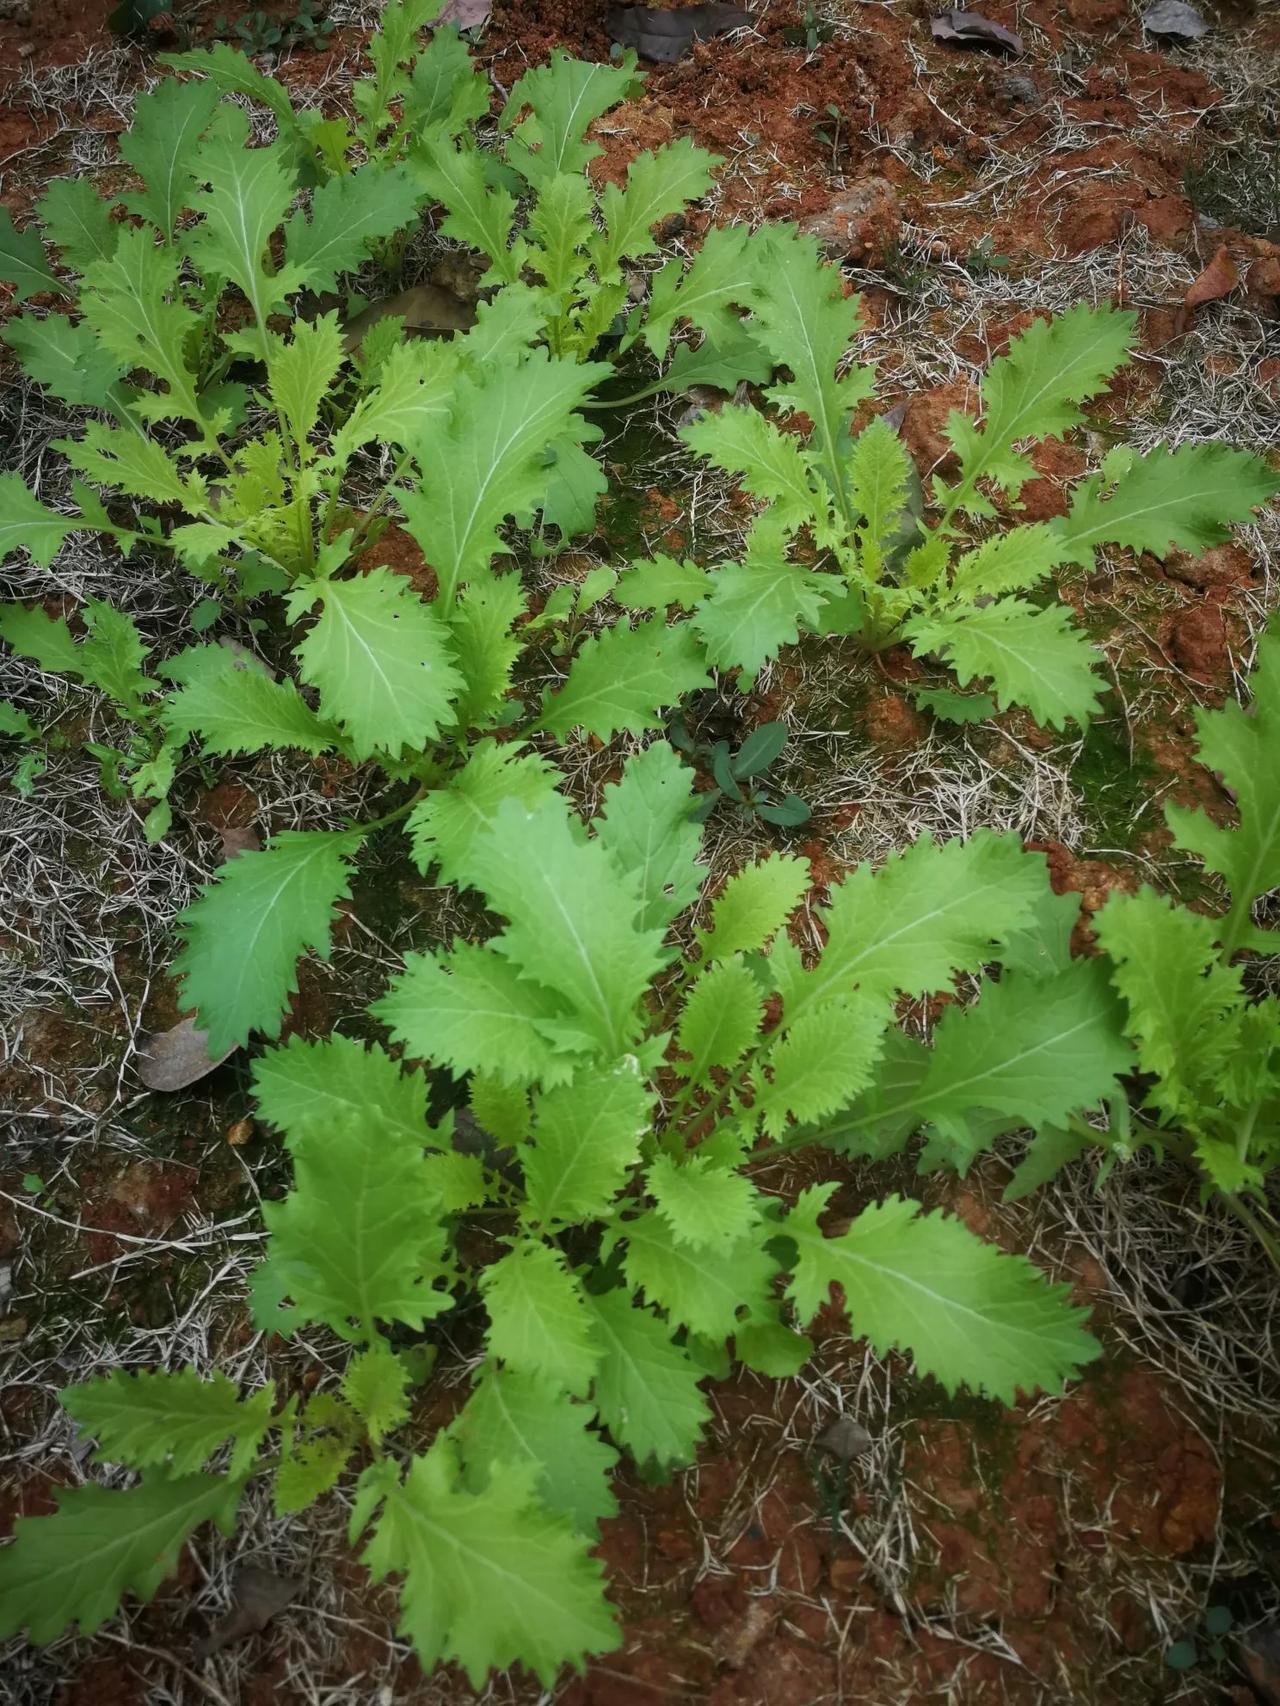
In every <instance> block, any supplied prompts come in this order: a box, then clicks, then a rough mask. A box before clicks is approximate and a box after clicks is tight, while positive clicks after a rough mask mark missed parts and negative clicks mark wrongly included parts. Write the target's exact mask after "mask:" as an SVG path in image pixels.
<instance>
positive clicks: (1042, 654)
mask: <svg viewBox="0 0 1280 1706" xmlns="http://www.w3.org/2000/svg"><path fill="white" fill-rule="evenodd" d="M903 632H904V634H905V635H906V638H907V639H908V640H909V641H910V643H911V645H912V647H913V649H914V650H916V651H918V652H930V651H936V652H938V653H940V654H941V656H942V657H944V658H945V659H946V661H947V662H948V663H949V664H950V665H951V667H952V668H953V669H954V670H955V672H956V676H957V678H958V680H959V682H960V685H961V686H962V687H965V686H967V685H968V684H969V683H970V682H971V681H974V680H976V679H978V678H982V679H988V678H989V679H990V681H991V684H992V692H993V694H994V697H995V701H996V704H997V705H998V706H999V707H1000V709H1001V710H1004V709H1005V708H1006V707H1007V706H1009V705H1011V704H1016V705H1025V706H1026V707H1027V709H1028V710H1029V711H1030V712H1031V715H1032V716H1033V717H1034V718H1035V720H1036V721H1037V722H1038V723H1041V724H1043V725H1044V726H1045V727H1046V728H1063V727H1065V726H1066V723H1067V720H1068V718H1072V717H1074V719H1075V720H1076V722H1078V723H1079V724H1080V725H1081V727H1082V728H1083V727H1086V726H1087V725H1088V724H1089V723H1090V722H1091V721H1092V720H1093V718H1094V716H1095V715H1096V714H1097V710H1098V705H1099V701H1100V700H1101V698H1102V695H1103V693H1104V692H1105V691H1106V685H1107V684H1106V682H1105V681H1104V680H1103V679H1102V677H1101V676H1100V675H1099V674H1098V669H1097V666H1098V663H1099V661H1100V659H1099V654H1098V653H1097V652H1096V651H1095V650H1094V648H1093V647H1092V646H1091V645H1090V644H1089V641H1088V639H1087V638H1086V637H1085V635H1084V634H1082V633H1081V632H1080V630H1079V629H1078V628H1077V627H1075V626H1074V620H1073V612H1072V611H1071V609H1070V607H1069V606H1068V605H1065V604H1051V605H1049V606H1048V608H1047V609H1044V610H1037V609H1036V607H1035V606H1034V605H1033V604H1028V603H1027V602H1026V600H1025V599H1022V598H999V599H997V600H996V601H995V602H994V603H993V604H988V605H986V606H984V607H983V608H982V609H974V610H966V611H965V612H964V613H963V614H960V613H958V612H956V613H952V612H950V611H945V612H942V613H941V614H939V615H936V616H916V617H913V618H912V619H911V621H909V622H908V623H907V624H906V626H905V628H904V629H903Z"/></svg>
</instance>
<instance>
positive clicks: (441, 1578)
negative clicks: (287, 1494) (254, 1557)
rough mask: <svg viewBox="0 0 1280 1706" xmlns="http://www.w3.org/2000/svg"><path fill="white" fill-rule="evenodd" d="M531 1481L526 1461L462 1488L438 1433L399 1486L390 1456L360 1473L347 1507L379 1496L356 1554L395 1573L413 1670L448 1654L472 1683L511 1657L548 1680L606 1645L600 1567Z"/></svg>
mask: <svg viewBox="0 0 1280 1706" xmlns="http://www.w3.org/2000/svg"><path fill="white" fill-rule="evenodd" d="M540 1479H541V1475H540V1469H539V1465H538V1464H537V1463H536V1462H533V1461H526V1462H523V1463H519V1464H514V1463H506V1464H502V1465H495V1466H494V1467H493V1469H492V1471H491V1474H490V1476H489V1480H488V1483H487V1485H486V1486H485V1487H484V1488H483V1489H482V1490H481V1491H478V1492H473V1491H470V1490H467V1489H466V1488H465V1487H464V1486H462V1485H460V1474H459V1465H458V1462H457V1457H456V1447H455V1446H454V1444H453V1442H452V1441H451V1440H448V1439H446V1438H438V1439H437V1440H436V1441H435V1442H434V1443H433V1444H432V1446H431V1447H430V1449H429V1450H428V1451H427V1453H426V1454H425V1456H421V1457H415V1458H414V1459H413V1460H412V1462H411V1463H410V1465H409V1472H408V1475H407V1476H406V1478H405V1480H404V1481H403V1482H401V1481H400V1479H399V1471H398V1469H397V1468H396V1467H395V1466H394V1465H393V1464H392V1463H391V1462H390V1461H384V1462H382V1463H378V1464H375V1465H374V1466H373V1467H372V1468H371V1469H370V1470H368V1471H367V1472H366V1477H365V1483H364V1487H363V1488H362V1492H363V1491H365V1490H366V1489H367V1495H366V1498H365V1499H364V1500H362V1501H361V1502H360V1503H358V1504H357V1512H358V1513H361V1514H362V1513H364V1512H367V1511H368V1510H369V1508H370V1506H371V1504H373V1503H375V1502H376V1501H377V1499H378V1498H379V1497H381V1498H382V1499H383V1500H384V1502H383V1504H382V1509H381V1512H380V1514H379V1515H378V1517H377V1521H376V1526H375V1528H374V1533H373V1537H372V1539H371V1540H370V1541H369V1544H368V1546H367V1547H366V1548H365V1551H364V1554H363V1558H364V1562H365V1563H366V1564H367V1565H368V1567H369V1570H370V1572H371V1573H372V1575H373V1578H374V1580H375V1581H382V1580H384V1579H385V1577H386V1576H388V1575H390V1574H391V1573H393V1572H394V1573H396V1574H398V1575H400V1576H402V1577H403V1585H402V1587H401V1589H400V1604H401V1618H400V1623H399V1629H400V1632H401V1634H403V1635H405V1636H407V1637H408V1638H409V1639H410V1640H411V1641H412V1642H413V1645H414V1649H415V1651H416V1653H417V1655H418V1659H419V1662H420V1663H421V1665H422V1667H423V1670H424V1671H426V1672H430V1671H431V1670H433V1669H434V1667H435V1666H436V1665H437V1664H440V1663H441V1662H443V1661H445V1660H452V1661H453V1662H455V1663H456V1664H457V1665H458V1666H460V1668H461V1669H462V1670H463V1671H464V1672H465V1674H466V1676H467V1680H468V1681H469V1682H470V1683H471V1685H472V1687H473V1688H480V1687H481V1686H482V1684H483V1683H484V1679H485V1676H486V1674H487V1673H488V1672H489V1671H490V1670H500V1671H505V1670H508V1669H509V1668H510V1667H511V1666H512V1665H517V1664H518V1665H522V1666H523V1667H524V1668H525V1669H526V1670H528V1671H531V1672H532V1673H533V1674H534V1675H535V1676H536V1677H538V1678H539V1680H540V1681H541V1682H542V1684H543V1686H544V1688H550V1687H551V1685H552V1684H553V1683H554V1682H555V1680H556V1678H557V1676H558V1675H559V1673H560V1671H561V1669H562V1667H563V1666H564V1665H567V1664H571V1665H575V1666H580V1665H581V1663H582V1661H583V1658H584V1657H585V1656H587V1655H588V1654H592V1653H602V1652H608V1651H609V1650H610V1649H611V1648H613V1647H615V1646H617V1644H618V1632H617V1629H616V1627H615V1625H614V1622H613V1617H612V1615H611V1613H610V1610H609V1607H608V1604H607V1603H606V1601H605V1598H604V1594H603V1592H602V1579H601V1578H602V1574H603V1566H602V1565H601V1564H600V1562H599V1560H597V1559H595V1558H592V1557H591V1556H590V1555H589V1553H588V1547H589V1545H590V1542H589V1540H588V1539H587V1537H586V1536H585V1535H582V1534H580V1533H577V1532H575V1530H574V1528H573V1526H572V1524H571V1522H570V1520H569V1519H568V1518H567V1517H565V1516H561V1515H559V1514H556V1513H553V1512H552V1511H550V1510H548V1509H547V1508H546V1507H545V1506H544V1505H543V1504H541V1503H540V1502H539V1501H538V1499H537V1496H536V1489H537V1487H538V1484H539V1481H540ZM353 1526H356V1525H353ZM358 1526H363V1521H361V1520H359V1518H358Z"/></svg>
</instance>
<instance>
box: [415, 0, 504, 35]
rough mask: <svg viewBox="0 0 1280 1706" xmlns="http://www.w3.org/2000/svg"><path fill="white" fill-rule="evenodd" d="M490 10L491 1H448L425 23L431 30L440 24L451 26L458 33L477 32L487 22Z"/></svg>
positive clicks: (437, 27) (491, 8)
mask: <svg viewBox="0 0 1280 1706" xmlns="http://www.w3.org/2000/svg"><path fill="white" fill-rule="evenodd" d="M492 10H493V7H492V4H491V0H448V4H447V5H446V6H445V8H444V10H443V11H442V12H439V13H437V15H436V16H435V17H434V18H428V19H427V23H428V25H429V26H430V28H431V29H433V30H438V29H439V28H440V26H441V24H452V25H453V26H454V28H455V29H457V30H458V31H459V32H462V31H466V30H478V29H482V28H483V27H484V25H485V24H487V23H488V22H489V13H490V12H491V11H492Z"/></svg>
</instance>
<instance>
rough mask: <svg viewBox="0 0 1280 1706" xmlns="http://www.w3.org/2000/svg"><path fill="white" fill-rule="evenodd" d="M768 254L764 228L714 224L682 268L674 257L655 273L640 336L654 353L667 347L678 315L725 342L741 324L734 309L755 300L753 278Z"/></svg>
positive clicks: (662, 353)
mask: <svg viewBox="0 0 1280 1706" xmlns="http://www.w3.org/2000/svg"><path fill="white" fill-rule="evenodd" d="M770 255H771V249H770V233H769V231H768V228H767V227H766V228H763V229H761V230H759V231H750V230H748V229H747V227H746V226H743V225H719V226H713V227H712V228H711V230H709V231H708V232H707V234H706V236H705V237H704V238H703V240H702V246H701V247H700V248H699V250H698V252H697V254H696V255H695V256H694V257H693V260H692V261H691V262H690V263H689V265H688V266H687V267H686V266H685V264H684V263H683V261H681V260H678V259H672V260H670V261H668V262H667V264H666V265H665V266H664V267H663V268H662V269H661V271H660V272H658V273H657V274H656V275H655V277H654V279H653V282H652V285H651V287H650V291H649V303H648V309H647V312H646V314H645V316H644V326H643V336H644V340H645V342H646V344H648V346H649V349H650V350H651V351H652V352H653V354H654V355H656V356H658V357H659V358H661V357H662V356H663V355H664V354H665V353H666V349H667V345H668V343H669V341H670V338H671V332H672V328H673V327H674V325H675V323H676V321H677V320H681V319H684V320H689V321H691V322H692V323H693V324H694V325H695V326H701V327H702V329H703V330H704V331H705V332H706V333H707V336H708V337H709V338H714V339H715V340H716V341H718V342H724V341H727V340H728V339H730V338H732V337H733V336H734V335H735V333H736V332H737V331H738V330H739V329H740V327H741V321H740V320H739V318H738V316H737V315H736V314H735V313H734V312H733V309H734V308H746V307H748V306H750V304H751V302H752V301H753V299H754V290H755V284H756V280H757V278H758V277H759V273H760V269H761V267H762V266H767V265H768V264H769V260H770Z"/></svg>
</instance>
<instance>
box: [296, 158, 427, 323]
mask: <svg viewBox="0 0 1280 1706" xmlns="http://www.w3.org/2000/svg"><path fill="white" fill-rule="evenodd" d="M419 195H420V191H419V189H418V185H417V182H416V180H415V177H414V174H413V173H412V172H411V171H410V169H409V168H408V167H407V166H388V165H384V164H383V163H381V162H379V161H375V162H371V163H370V164H368V165H365V166H357V167H356V169H355V171H354V172H347V173H344V174H343V175H342V176H341V177H336V178H329V179H328V180H327V181H326V182H325V183H323V184H321V186H320V188H319V189H318V190H316V192H315V194H314V195H313V196H312V198H311V218H310V219H309V220H308V219H307V218H306V217H305V215H304V214H303V212H302V210H301V208H299V209H298V210H297V212H295V213H293V214H291V215H290V216H289V219H288V221H287V222H286V224H285V228H284V242H285V254H286V256H287V257H288V261H289V265H290V266H291V267H292V268H294V269H295V273H296V276H297V277H298V278H299V279H300V280H301V281H303V282H305V284H306V285H307V286H308V287H309V288H310V289H312V290H316V291H322V290H336V289H337V287H338V279H339V277H340V275H341V274H343V273H349V272H355V270H356V269H357V267H359V266H360V265H362V263H363V262H364V261H365V260H366V259H367V258H368V253H369V247H368V246H369V244H370V243H371V242H373V241H375V240H376V239H377V238H379V237H391V236H393V235H394V234H395V232H397V231H402V230H403V229H404V228H405V227H406V226H407V225H411V224H412V223H413V220H414V217H415V212H416V209H417V205H418V200H419Z"/></svg>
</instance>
